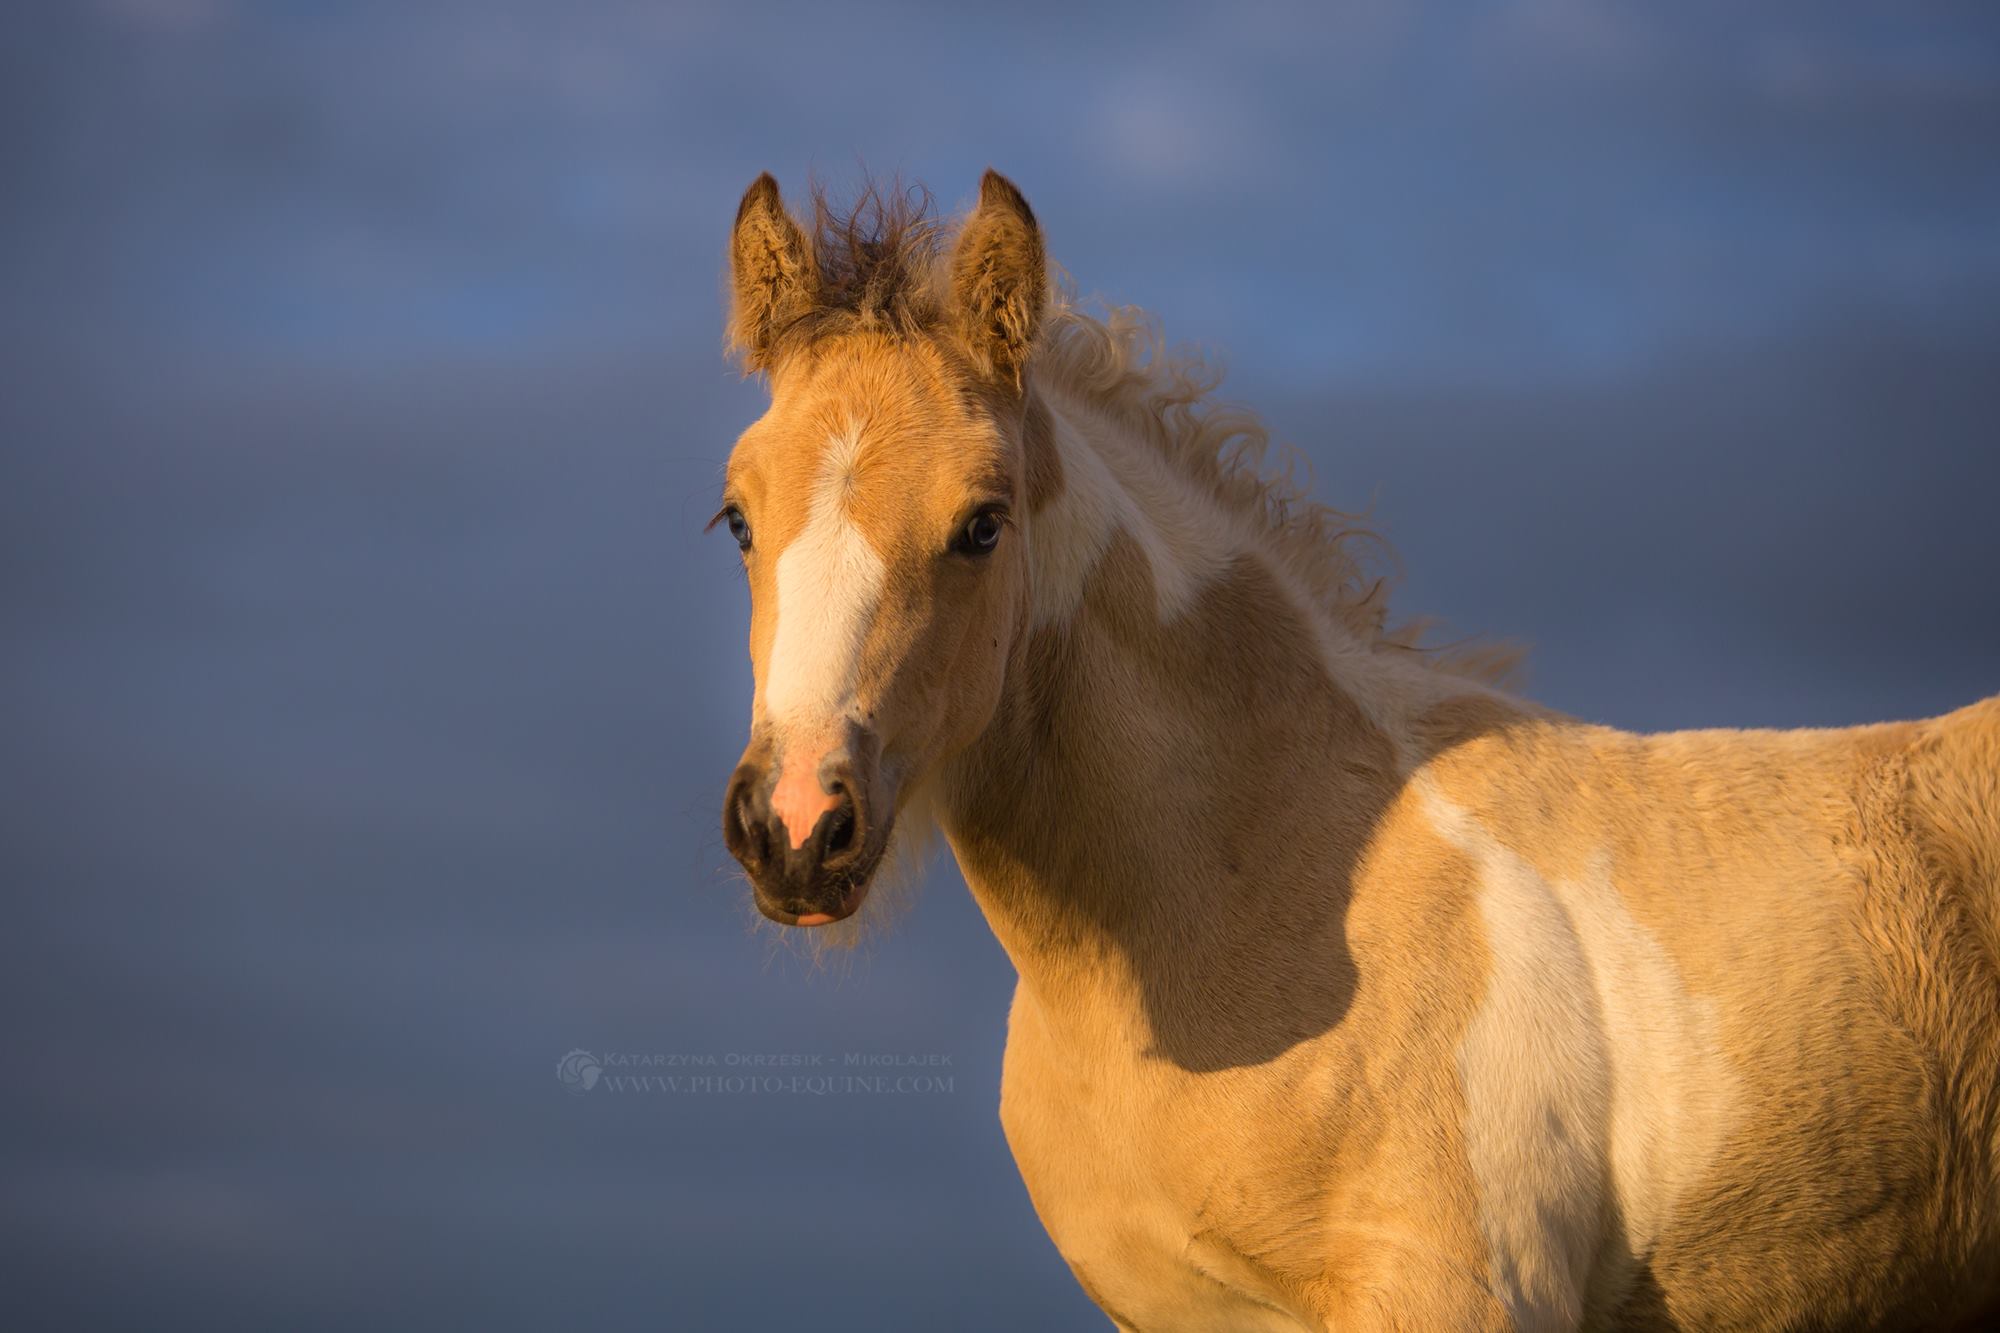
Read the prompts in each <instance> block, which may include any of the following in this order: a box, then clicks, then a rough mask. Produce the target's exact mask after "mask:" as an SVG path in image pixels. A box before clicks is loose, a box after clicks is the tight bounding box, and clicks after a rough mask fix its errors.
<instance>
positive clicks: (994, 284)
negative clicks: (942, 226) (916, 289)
mask: <svg viewBox="0 0 2000 1333" xmlns="http://www.w3.org/2000/svg"><path fill="white" fill-rule="evenodd" d="M951 293H952V297H953V300H954V303H955V304H956V306H957V310H958V315H959V319H960V327H961V330H962V332H963V335H964V338H965V343H966V348H967V350H968V351H970V352H971V353H972V355H973V359H974V360H975V361H977V362H979V363H980V364H981V365H982V366H983V367H984V368H986V369H987V370H988V371H990V372H991V373H992V374H993V375H994V376H996V377H998V378H1000V379H1004V380H1007V381H1010V382H1012V383H1014V384H1016V385H1019V383H1020V380H1021V368H1022V367H1023V366H1025V365H1026V364H1027V361H1028V354H1029V352H1030V351H1031V350H1032V349H1033V346H1034V341H1035V334H1036V332H1037V330H1039V329H1040V328H1041V323H1042V309H1043V307H1044V306H1045V305H1046V304H1047V302H1048V296H1049V279H1048V261H1047V258H1046V257H1045V255H1044V253H1043V248H1042V229H1041V228H1040V227H1039V226H1037V225H1035V215H1034V212H1033V211H1032V210H1031V209H1029V207H1028V201H1027V200H1026V199H1024V198H1022V197H1021V192H1020V191H1019V190H1017V189H1015V188H1014V182H1012V181H1010V180H1008V179H1007V178H1006V177H1005V176H1002V175H1001V174H1000V173H999V172H997V171H991V170H989V171H988V172H987V173H986V175H985V176H984V177H982V178H981V179H980V182H979V207H978V208H976V209H974V210H973V212H972V216H971V217H969V218H967V219H966V220H965V227H964V229H963V230H962V231H960V232H959V234H958V245H957V247H956V248H955V249H954V250H953V251H952V257H951Z"/></svg>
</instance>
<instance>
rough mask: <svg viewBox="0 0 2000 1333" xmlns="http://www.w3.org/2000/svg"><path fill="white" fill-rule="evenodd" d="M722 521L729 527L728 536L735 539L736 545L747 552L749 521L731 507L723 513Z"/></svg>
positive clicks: (741, 512)
mask: <svg viewBox="0 0 2000 1333" xmlns="http://www.w3.org/2000/svg"><path fill="white" fill-rule="evenodd" d="M722 519H723V522H725V523H727V524H728V525H729V535H730V536H732V537H734V538H735V539H736V544H737V545H738V546H740V547H741V548H743V549H744V550H746V551H747V550H749V549H750V520H749V519H747V518H745V517H743V511H742V510H741V509H738V508H737V507H736V506H735V505H731V506H729V508H728V509H727V510H725V511H724V512H723V515H722Z"/></svg>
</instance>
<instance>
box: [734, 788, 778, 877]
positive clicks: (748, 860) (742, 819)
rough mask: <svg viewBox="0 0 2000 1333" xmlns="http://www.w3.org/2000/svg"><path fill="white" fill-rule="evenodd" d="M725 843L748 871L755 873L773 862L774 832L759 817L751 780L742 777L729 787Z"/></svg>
mask: <svg viewBox="0 0 2000 1333" xmlns="http://www.w3.org/2000/svg"><path fill="white" fill-rule="evenodd" d="M722 833H723V841H724V842H726V843H728V844H729V850H730V852H731V853H733V854H734V855H735V857H736V859H737V860H739V861H741V862H742V863H743V865H744V868H745V869H749V870H754V869H756V868H757V867H759V866H763V865H768V864H770V861H771V848H772V844H771V831H770V830H769V829H768V828H766V827H765V824H764V821H763V820H762V819H760V818H758V817H757V801H756V798H755V796H754V789H753V787H752V784H751V782H750V781H749V780H748V779H745V778H741V777H739V778H738V780H737V782H736V783H735V785H734V786H732V787H731V788H730V792H729V798H728V805H727V813H726V814H725V816H724V820H723V828H722Z"/></svg>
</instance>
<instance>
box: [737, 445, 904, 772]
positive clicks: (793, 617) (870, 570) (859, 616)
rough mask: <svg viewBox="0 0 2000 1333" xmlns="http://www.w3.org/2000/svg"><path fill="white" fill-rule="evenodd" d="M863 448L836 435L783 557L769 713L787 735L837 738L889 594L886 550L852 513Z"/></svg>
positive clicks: (767, 686) (767, 685)
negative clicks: (800, 527)
mask: <svg viewBox="0 0 2000 1333" xmlns="http://www.w3.org/2000/svg"><path fill="white" fill-rule="evenodd" d="M856 452H857V448H856V444H855V442H854V441H853V440H852V439H846V438H842V439H836V440H835V441H834V442H833V445H832V448H831V449H830V450H829V451H828V454H827V457H826V461H825V462H824V463H823V464H822V466H821V470H820V478H819V482H818V488H817V490H816V491H815V492H814V494H813V502H812V510H811V513H810V515H809V516H808V518H807V519H806V526H805V530H804V531H802V532H801V533H799V535H798V536H797V537H796V538H794V539H793V541H792V544H791V545H789V546H787V547H786V548H785V550H784V554H782V555H780V556H779V557H778V580H777V582H778V605H777V616H776V619H777V632H776V634H775V635H774V636H773V637H772V641H771V661H770V665H769V669H768V670H767V671H766V673H765V677H764V713H765V716H766V717H767V718H768V719H769V720H770V721H771V723H772V725H773V726H774V727H775V728H776V729H777V731H778V733H779V735H780V736H782V737H785V738H787V739H791V738H793V737H797V738H799V739H801V740H817V739H820V738H826V739H829V740H830V739H832V738H831V736H830V735H829V733H830V732H832V731H833V730H834V727H835V723H836V722H837V720H838V718H839V717H840V715H841V713H842V712H844V711H845V710H846V709H847V707H848V706H849V704H850V703H851V702H852V700H853V697H854V685H855V679H854V678H855V672H856V669H857V668H858V666H859V665H860V658H861V646H862V643H863V642H864V641H865V640H866V638H867V636H868V626H869V624H870V622H872V621H873V619H874V616H875V608H876V606H877V604H878V603H879V602H880V601H881V597H882V584H883V581H884V578H885V577H886V574H887V569H886V567H885V566H884V565H883V563H882V557H881V556H879V555H877V554H876V553H875V548H874V547H872V546H870V545H869V544H868V539H867V538H866V537H865V536H863V535H862V532H861V530H860V529H859V528H858V527H856V526H855V525H854V522H853V520H852V519H850V518H849V517H848V514H847V494H848V491H849V489H850V487H851V485H852V482H853V476H854V458H855V454H856ZM812 758H813V759H814V760H815V761H817V759H818V758H819V756H818V755H817V754H815V755H813V756H812Z"/></svg>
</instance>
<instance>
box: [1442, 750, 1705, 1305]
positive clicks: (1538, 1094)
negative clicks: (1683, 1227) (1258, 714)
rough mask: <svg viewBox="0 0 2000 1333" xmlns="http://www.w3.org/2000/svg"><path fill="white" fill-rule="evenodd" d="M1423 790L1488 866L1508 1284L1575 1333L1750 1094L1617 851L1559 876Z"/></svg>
mask: <svg viewBox="0 0 2000 1333" xmlns="http://www.w3.org/2000/svg"><path fill="white" fill-rule="evenodd" d="M1418 790H1419V791H1420V793H1421V795H1422V799H1423V801H1424V803H1425V808H1426V810H1427V812H1428V813H1429V815H1430V818H1431V820H1432V822H1433V823H1434V824H1435V826H1436V827H1437V829H1438V831H1439V832H1440V833H1441V834H1442V835H1443V836H1444V837H1445V838H1446V839H1447V840H1448V841H1450V842H1451V843H1452V844H1453V845H1454V846H1456V847H1458V848H1459V849H1460V850H1461V851H1463V852H1465V853H1467V854H1468V855H1470V856H1472V857H1473V858H1474V860H1475V862H1476V863H1477V865H1478V867H1479V885H1478V890H1479V897H1478V902H1479V910H1480V917H1481V920H1482V921H1483V923H1484V925H1485V927H1486V936H1487V947H1488V949H1489V951H1490V954H1491V958H1490V967H1491V972H1490V975H1489V977H1488V980H1487V991H1486V996H1485V999H1484V1000H1483V1002H1482V1003H1481V1006H1480V1010H1479V1013H1478V1014H1477V1015H1476V1016H1475V1018H1474V1019H1473V1022H1472V1024H1471V1026H1470V1027H1469V1028H1468V1029H1467V1031H1466V1034H1465V1038H1464V1040H1463V1042H1462V1044H1461V1045H1460V1047H1459V1073H1460V1076H1461V1078H1462V1080H1463V1082H1464V1087H1465V1096H1466V1125H1465V1141H1466V1152H1467V1155H1468V1157H1469V1158H1470V1159H1471V1160H1470V1164H1471V1167H1472V1171H1473V1175H1474V1177H1475V1179H1476V1180H1477V1182H1478V1185H1479V1193H1480V1223H1481V1226H1482V1229H1483V1231H1484V1233H1485V1236H1486V1241H1487V1245H1488V1249H1489V1257H1490V1260H1491V1262H1492V1266H1493V1275H1494V1285H1495V1288H1496V1291H1497V1292H1498V1293H1499V1295H1500V1296H1501V1297H1502V1299H1503V1300H1505V1301H1506V1302H1507V1305H1508V1308H1509V1311H1510V1313H1511V1314H1512V1316H1513V1318H1514V1320H1515V1323H1516V1324H1517V1326H1519V1327H1521V1328H1524V1329H1544V1328H1547V1329H1566V1328H1574V1327H1576V1325H1577V1323H1578V1322H1579V1320H1580V1319H1581V1318H1582V1317H1583V1314H1584V1301H1585V1297H1586V1294H1587V1291H1588V1287H1589V1284H1590V1282H1591V1280H1592V1277H1593V1267H1594V1263H1595V1261H1596V1260H1597V1259H1598V1258H1599V1257H1600V1255H1602V1254H1604V1253H1605V1252H1606V1251H1609V1252H1611V1253H1613V1254H1615V1253H1616V1252H1617V1250H1618V1248H1619V1246H1618V1245H1617V1244H1615V1243H1614V1242H1622V1247H1623V1249H1624V1250H1626V1251H1627V1252H1629V1254H1631V1255H1632V1256H1635V1257H1637V1258H1640V1259H1643V1258H1644V1257H1645V1256H1646V1255H1647V1254H1648V1253H1649V1252H1650V1250H1651V1249H1652V1247H1653V1245H1654V1244H1655V1242H1657V1241H1658V1239H1659V1237H1660V1235H1661V1234H1662V1233H1663V1232H1664V1230H1665V1229H1666V1228H1667V1226H1668V1225H1670V1223H1671V1222H1672V1220H1673V1212H1674V1206H1675V1205H1676V1203H1678V1202H1679V1201H1681V1200H1682V1199H1683V1198H1684V1197H1685V1196H1686V1193H1687V1191H1688V1190H1689V1188H1690V1187H1691V1186H1693V1185H1694V1184H1695V1183H1696V1182H1697V1181H1698V1180H1699V1179H1700V1178H1701V1176H1702V1174H1703V1173H1704V1171H1705V1170H1706V1169H1707V1167H1708V1165H1709V1164H1710V1163H1711V1162H1712V1161H1713V1160H1714V1158H1715V1155H1716V1152H1717V1151H1718V1149H1719V1148H1720V1146H1721V1144H1722V1141H1723V1139H1724V1137H1725V1135H1726V1133H1727V1130H1728V1126H1729V1122H1730V1119H1731V1117H1732V1115H1733V1108H1734V1106H1735V1104H1736V1103H1737V1100H1738V1097H1739V1094H1740V1086H1739V1083H1738V1080H1737V1076H1736V1074H1735V1071H1734V1069H1733V1067H1732V1066H1731V1065H1730V1063H1729V1060H1728V1058H1727V1056H1726V1055H1725V1054H1724V1053H1723V1050H1722V1046H1721V1039H1720V1031H1719V1023H1718V1017H1717V1012H1716V1006H1715V1003H1714V1001H1712V1000H1709V999H1705V998H1700V997H1697V996H1694V995H1691V994H1690V993H1689V992H1688V990H1687V987H1686V985H1685V983H1684V982H1683V980H1682V978H1681V975H1680V969H1679V968H1678V967H1677V966H1676V964H1675V963H1674V960H1673V958H1672V957H1671V956H1670V955H1669V954H1668V953H1667V951H1666V950H1665V949H1664V948H1663V947H1662V946H1661V944H1660V942H1659V940H1658V939H1657V938H1655V937H1654V936H1653V934H1652V933H1651V932H1650V931H1648V930H1647V929H1646V928H1645V927H1644V926H1643V925H1641V924H1640V923H1639V921H1638V920H1637V919H1635V918H1634V917H1633V915H1632V914H1631V911H1630V909H1628V908H1627V907H1626V905H1625V901H1624V899H1623V898H1622V897H1621V895H1620V894H1619V892H1618V890H1617V887H1616V885H1615V884H1614V883H1613V882H1612V877H1611V866H1610V861H1609V858H1608V857H1603V856H1600V857H1599V858H1598V859H1597V860H1596V862H1595V863H1594V864H1593V865H1592V866H1591V867H1590V869H1589V870H1588V871H1587V872H1586V873H1585V874H1584V875H1583V876H1582V877H1580V878H1578V879H1574V880H1564V879H1550V878H1546V877H1544V876H1543V875H1541V874H1540V873H1539V872H1537V871H1536V870H1535V868H1534V867H1533V866H1532V865H1530V864H1529V863H1528V862H1527V861H1526V860H1524V859H1523V858H1522V857H1520V856H1519V855H1517V854H1516V853H1514V852H1513V851H1512V850H1510V849H1509V848H1507V847H1504V846H1502V845H1501V843H1500V842H1499V840H1498V839H1496V838H1495V837H1494V836H1493V835H1492V834H1491V833H1490V832H1488V831H1487V830H1486V829H1485V828H1484V827H1483V826H1482V825H1480V823H1479V822H1478V820H1477V819H1475V818H1474V817H1473V815H1472V814H1471V813H1470V812H1468V811H1466V810H1465V809H1463V808H1462V807H1460V806H1458V805H1455V804H1453V803H1452V802H1451V801H1449V800H1447V799H1445V798H1444V797H1443V796H1442V795H1440V794H1439V793H1438V792H1437V791H1436V789H1435V788H1434V787H1432V786H1431V785H1430V784H1429V783H1428V782H1424V781H1422V780H1421V779H1420V780H1419V784H1418ZM1614 1207H1615V1209H1616V1220H1617V1221H1618V1223H1619V1231H1618V1232H1617V1233H1615V1234H1614V1233H1613V1232H1612V1230H1611V1224H1612V1222H1613V1217H1612V1214H1611V1211H1610V1210H1611V1209H1612V1208H1614ZM1599 1276H1603V1277H1606V1278H1610V1279H1612V1280H1616V1276H1617V1275H1615V1274H1613V1273H1609V1272H1606V1273H1602V1274H1599Z"/></svg>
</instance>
